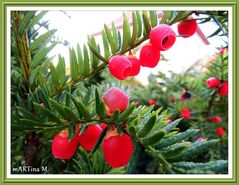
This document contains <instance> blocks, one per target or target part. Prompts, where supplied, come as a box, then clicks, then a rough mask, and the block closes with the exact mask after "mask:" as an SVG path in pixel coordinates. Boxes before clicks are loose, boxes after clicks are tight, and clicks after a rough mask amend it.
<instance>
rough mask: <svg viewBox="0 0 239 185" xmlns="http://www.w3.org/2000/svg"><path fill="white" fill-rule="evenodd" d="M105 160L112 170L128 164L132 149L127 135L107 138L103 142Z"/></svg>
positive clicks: (130, 140)
mask: <svg viewBox="0 0 239 185" xmlns="http://www.w3.org/2000/svg"><path fill="white" fill-rule="evenodd" d="M102 146H103V152H104V156H105V160H106V161H107V163H108V164H109V165H110V166H111V167H113V168H120V167H123V166H126V165H127V164H128V163H129V160H130V158H131V155H132V154H133V151H134V147H133V143H132V139H131V137H130V136H128V135H127V134H123V135H122V136H120V135H114V136H109V137H107V136H106V138H105V139H104V141H103V145H102Z"/></svg>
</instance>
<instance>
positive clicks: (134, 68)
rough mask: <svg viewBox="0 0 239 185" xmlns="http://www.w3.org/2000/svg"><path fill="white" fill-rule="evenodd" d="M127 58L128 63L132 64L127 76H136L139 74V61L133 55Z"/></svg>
mask: <svg viewBox="0 0 239 185" xmlns="http://www.w3.org/2000/svg"><path fill="white" fill-rule="evenodd" d="M127 58H128V59H129V61H130V62H131V64H132V70H131V73H130V75H129V76H136V75H138V74H139V72H140V61H139V59H138V58H137V57H136V56H134V55H129V56H128V57H127Z"/></svg>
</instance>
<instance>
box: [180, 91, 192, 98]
mask: <svg viewBox="0 0 239 185" xmlns="http://www.w3.org/2000/svg"><path fill="white" fill-rule="evenodd" d="M191 97H192V94H191V93H190V92H188V91H185V92H184V93H182V94H181V100H190V99H191Z"/></svg>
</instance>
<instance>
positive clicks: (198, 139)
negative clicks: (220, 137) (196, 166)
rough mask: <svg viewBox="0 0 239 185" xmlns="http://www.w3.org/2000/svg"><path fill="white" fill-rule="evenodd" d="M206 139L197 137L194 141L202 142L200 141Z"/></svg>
mask: <svg viewBox="0 0 239 185" xmlns="http://www.w3.org/2000/svg"><path fill="white" fill-rule="evenodd" d="M205 140H206V139H205V138H204V137H199V138H197V139H196V141H199V142H202V141H205Z"/></svg>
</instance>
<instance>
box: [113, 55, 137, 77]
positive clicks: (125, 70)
mask: <svg viewBox="0 0 239 185" xmlns="http://www.w3.org/2000/svg"><path fill="white" fill-rule="evenodd" d="M131 70H132V64H131V62H130V61H129V59H128V58H127V57H125V56H121V55H116V56H113V57H112V58H110V60H109V71H110V73H111V74H112V75H113V76H114V77H115V78H117V79H118V80H124V79H126V78H127V77H128V76H129V75H130V74H131Z"/></svg>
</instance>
